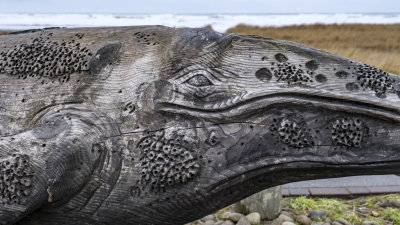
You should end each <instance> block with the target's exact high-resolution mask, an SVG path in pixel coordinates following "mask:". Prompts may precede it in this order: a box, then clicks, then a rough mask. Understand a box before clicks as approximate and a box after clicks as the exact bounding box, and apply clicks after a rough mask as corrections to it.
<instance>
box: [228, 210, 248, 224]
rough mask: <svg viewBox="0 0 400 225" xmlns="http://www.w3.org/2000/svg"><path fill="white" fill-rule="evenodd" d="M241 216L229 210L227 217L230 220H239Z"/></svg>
mask: <svg viewBox="0 0 400 225" xmlns="http://www.w3.org/2000/svg"><path fill="white" fill-rule="evenodd" d="M242 217H244V215H243V214H241V213H235V212H231V213H230V214H229V217H228V219H229V220H231V221H232V222H238V221H239V220H240V218H242Z"/></svg>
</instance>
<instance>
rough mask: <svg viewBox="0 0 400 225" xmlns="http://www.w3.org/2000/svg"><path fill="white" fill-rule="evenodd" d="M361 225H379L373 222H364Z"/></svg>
mask: <svg viewBox="0 0 400 225" xmlns="http://www.w3.org/2000/svg"><path fill="white" fill-rule="evenodd" d="M362 225H379V223H377V222H375V221H364V222H363V223H362Z"/></svg>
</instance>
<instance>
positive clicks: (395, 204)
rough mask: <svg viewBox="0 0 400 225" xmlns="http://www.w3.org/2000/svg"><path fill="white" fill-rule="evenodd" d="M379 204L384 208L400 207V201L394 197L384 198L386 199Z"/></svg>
mask: <svg viewBox="0 0 400 225" xmlns="http://www.w3.org/2000/svg"><path fill="white" fill-rule="evenodd" d="M378 206H380V207H382V208H386V207H392V208H400V202H398V201H397V200H394V199H387V200H384V201H382V202H380V203H378Z"/></svg>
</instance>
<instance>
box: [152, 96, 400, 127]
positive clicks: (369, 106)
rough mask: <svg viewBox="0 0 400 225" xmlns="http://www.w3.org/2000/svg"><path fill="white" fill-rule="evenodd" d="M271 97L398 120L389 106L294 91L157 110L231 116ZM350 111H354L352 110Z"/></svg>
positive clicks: (170, 105) (166, 104) (162, 105)
mask: <svg viewBox="0 0 400 225" xmlns="http://www.w3.org/2000/svg"><path fill="white" fill-rule="evenodd" d="M272 98H281V102H284V100H287V101H290V102H291V103H293V104H296V102H298V101H299V100H300V101H305V102H306V103H314V102H317V103H320V104H321V106H322V107H323V106H324V104H329V105H334V106H336V107H338V109H336V110H339V111H345V109H346V107H348V108H352V109H356V110H357V111H356V113H362V114H370V113H371V111H372V112H373V113H375V114H378V112H381V114H379V116H381V117H385V119H387V120H392V121H395V122H399V121H400V112H399V111H398V110H396V109H393V108H389V107H386V106H377V105H374V104H373V103H367V102H359V101H356V100H348V99H338V98H333V97H323V96H315V95H309V94H303V93H295V94H293V93H276V94H270V95H266V96H259V97H255V98H251V99H248V100H246V101H242V102H239V103H237V104H234V105H231V106H228V107H225V108H221V109H200V108H192V107H190V106H184V105H179V104H174V103H169V102H163V103H159V104H160V106H159V107H160V109H159V110H165V111H168V112H174V111H179V110H184V111H187V112H188V113H191V114H195V113H204V114H209V115H211V114H213V113H226V116H232V114H231V113H230V111H231V110H233V109H235V108H239V107H242V106H246V105H256V104H257V103H258V101H263V102H266V101H267V100H270V99H272ZM283 98H284V99H283ZM271 105H272V104H271ZM271 105H267V106H264V107H262V108H265V107H271ZM249 108H250V107H249ZM327 108H329V107H327ZM169 109H171V110H169ZM368 110H370V111H368ZM352 112H353V113H354V110H353V111H352ZM233 116H241V115H233ZM221 119H223V118H221Z"/></svg>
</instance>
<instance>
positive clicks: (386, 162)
mask: <svg viewBox="0 0 400 225" xmlns="http://www.w3.org/2000/svg"><path fill="white" fill-rule="evenodd" d="M298 163H306V164H308V165H309V166H310V167H311V165H312V164H316V165H322V166H321V168H326V167H360V168H365V167H369V166H379V165H386V166H387V165H389V164H392V163H393V164H400V160H389V161H385V162H364V163H347V164H343V163H336V164H335V163H323V162H317V161H308V160H307V161H306V160H301V161H300V160H299V161H292V162H285V163H279V164H274V165H272V166H268V165H267V166H264V167H260V168H255V169H252V170H247V171H246V172H245V173H240V174H237V175H235V176H233V177H230V178H228V179H227V180H222V181H220V182H218V183H216V184H214V185H212V186H211V187H210V188H209V190H208V191H210V192H212V190H214V189H216V188H218V187H219V186H223V185H224V184H226V183H228V182H229V181H231V180H234V179H237V178H238V177H241V176H243V175H248V174H252V173H261V172H259V171H262V170H266V169H269V168H274V167H277V168H288V167H289V166H288V165H290V164H298ZM233 166H234V165H233ZM391 170H392V173H393V174H395V173H399V172H400V168H399V169H393V167H391ZM264 175H265V174H264ZM255 176H256V175H254V177H255ZM257 176H258V175H257ZM251 178H252V177H249V178H248V179H251ZM299 179H300V178H299Z"/></svg>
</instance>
